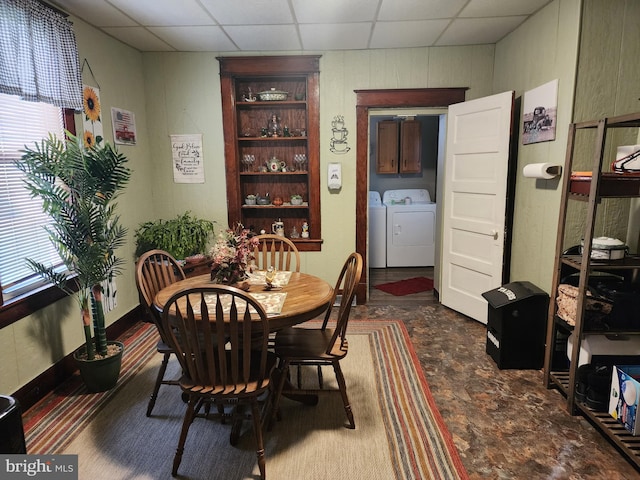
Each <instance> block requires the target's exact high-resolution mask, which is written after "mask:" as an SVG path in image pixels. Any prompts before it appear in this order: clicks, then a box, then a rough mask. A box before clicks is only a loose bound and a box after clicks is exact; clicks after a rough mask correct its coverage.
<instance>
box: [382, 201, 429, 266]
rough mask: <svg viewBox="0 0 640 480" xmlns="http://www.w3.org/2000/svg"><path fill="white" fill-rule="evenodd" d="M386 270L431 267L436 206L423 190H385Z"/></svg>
mask: <svg viewBox="0 0 640 480" xmlns="http://www.w3.org/2000/svg"><path fill="white" fill-rule="evenodd" d="M382 203H383V204H384V205H385V206H386V207H387V267H431V266H433V265H434V264H435V256H436V203H435V202H432V201H431V196H430V195H429V191H428V190H425V189H417V188H411V189H402V190H387V191H386V192H384V195H383V197H382Z"/></svg>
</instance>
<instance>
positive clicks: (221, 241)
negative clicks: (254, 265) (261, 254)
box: [209, 224, 258, 285]
mask: <svg viewBox="0 0 640 480" xmlns="http://www.w3.org/2000/svg"><path fill="white" fill-rule="evenodd" d="M257 245H258V239H257V238H256V237H251V236H249V230H248V229H246V228H244V227H243V226H242V225H241V224H238V225H236V227H235V228H230V229H227V230H225V231H222V232H220V233H219V234H218V236H217V238H216V242H215V244H214V245H213V247H211V251H210V252H209V254H210V255H211V258H212V259H213V264H212V265H211V280H212V281H213V282H215V283H221V284H225V285H233V284H235V283H238V282H241V281H242V280H245V279H246V278H247V276H248V275H247V270H248V269H249V264H250V262H251V260H253V259H254V258H255V257H254V255H253V252H254V249H255V247H256V246H257Z"/></svg>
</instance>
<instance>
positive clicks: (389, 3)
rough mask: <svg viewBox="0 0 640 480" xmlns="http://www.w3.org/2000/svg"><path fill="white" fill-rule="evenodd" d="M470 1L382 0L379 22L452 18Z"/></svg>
mask: <svg viewBox="0 0 640 480" xmlns="http://www.w3.org/2000/svg"><path fill="white" fill-rule="evenodd" d="M467 1H468V0H447V1H446V2H443V1H442V0H382V5H381V6H380V11H379V12H378V20H429V19H436V18H452V17H454V16H455V15H456V14H458V12H460V9H462V7H464V5H465V4H466V3H467Z"/></svg>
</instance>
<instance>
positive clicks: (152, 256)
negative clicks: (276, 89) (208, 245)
mask: <svg viewBox="0 0 640 480" xmlns="http://www.w3.org/2000/svg"><path fill="white" fill-rule="evenodd" d="M184 279H185V274H184V271H183V270H182V267H181V266H180V264H179V263H178V261H177V260H176V259H175V258H173V257H172V256H171V255H170V254H169V253H167V252H165V251H163V250H150V251H148V252H146V253H144V254H142V255H141V256H140V258H139V259H138V263H137V264H136V286H137V287H138V292H139V294H140V298H141V300H142V301H143V303H144V307H145V310H146V312H147V315H148V316H149V317H150V318H151V319H152V321H153V323H154V324H155V325H156V328H157V330H158V334H159V335H160V340H159V341H158V343H157V345H156V350H157V351H158V353H160V354H162V355H163V358H162V363H161V364H160V368H159V369H158V375H157V376H156V383H155V385H154V387H153V392H152V393H151V398H150V399H149V404H148V405H147V417H149V416H151V412H152V411H153V407H154V406H155V404H156V399H157V398H158V392H159V391H160V385H178V382H177V380H170V379H169V380H166V379H165V378H164V376H165V373H166V371H167V365H168V364H169V359H170V358H171V354H172V353H173V350H172V349H171V348H170V347H169V345H168V344H167V341H166V334H165V332H164V331H163V329H162V325H161V322H160V313H159V312H158V310H157V309H156V308H155V307H154V306H153V299H154V298H155V296H156V294H157V293H158V292H159V291H160V290H162V289H163V288H165V287H168V286H169V285H171V284H172V283H175V282H177V281H179V280H184Z"/></svg>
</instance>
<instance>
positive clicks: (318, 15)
mask: <svg viewBox="0 0 640 480" xmlns="http://www.w3.org/2000/svg"><path fill="white" fill-rule="evenodd" d="M292 3H293V9H294V12H295V15H296V19H297V20H298V22H299V23H320V24H322V23H353V22H371V21H373V20H374V18H375V15H376V10H377V8H378V1H377V0H376V1H373V0H349V1H344V0H323V1H321V2H318V1H310V0H292Z"/></svg>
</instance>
